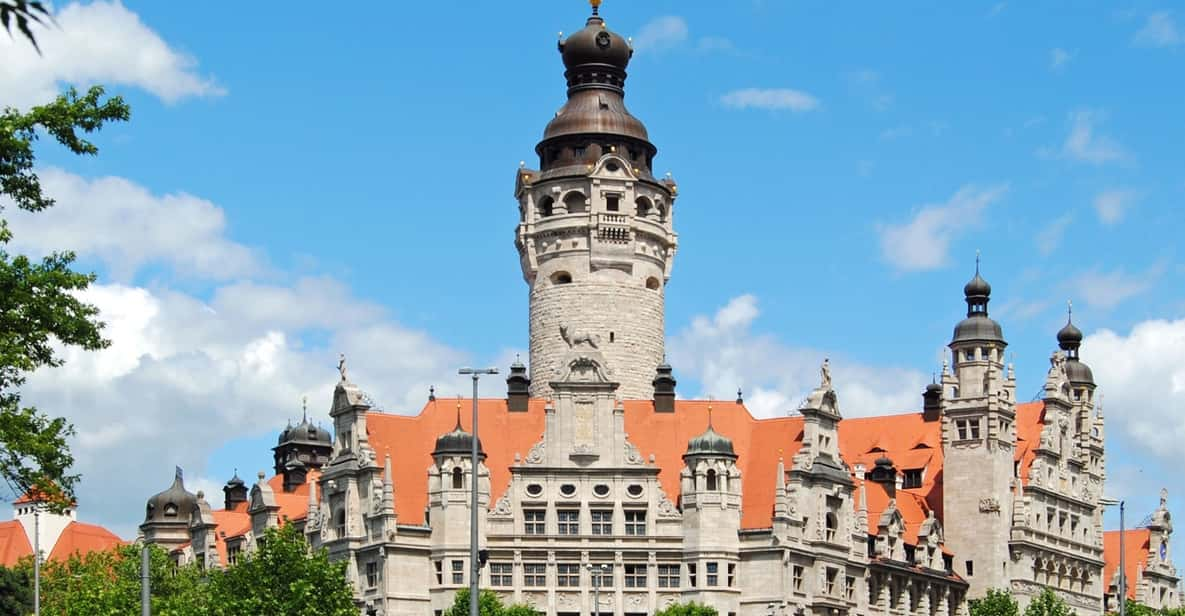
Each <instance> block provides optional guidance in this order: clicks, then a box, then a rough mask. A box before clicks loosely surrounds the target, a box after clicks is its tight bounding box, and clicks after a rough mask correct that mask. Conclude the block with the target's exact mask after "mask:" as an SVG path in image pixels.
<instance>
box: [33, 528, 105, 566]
mask: <svg viewBox="0 0 1185 616" xmlns="http://www.w3.org/2000/svg"><path fill="white" fill-rule="evenodd" d="M123 544H124V541H123V540H122V539H120V538H119V537H118V536H116V534H115V533H113V532H111V531H109V530H107V529H106V528H103V527H102V526H98V525H96V524H85V523H83V522H70V523H69V524H67V525H66V528H65V529H63V530H62V534H61V535H60V536H59V537H58V542H57V543H55V544H54V546H53V551H52V552H50V553H49V559H50V560H66V559H68V558H70V556H71V555H73V554H86V553H87V552H99V551H103V550H110V549H111V548H114V547H116V546H120V545H123ZM29 553H32V550H30V552H29Z"/></svg>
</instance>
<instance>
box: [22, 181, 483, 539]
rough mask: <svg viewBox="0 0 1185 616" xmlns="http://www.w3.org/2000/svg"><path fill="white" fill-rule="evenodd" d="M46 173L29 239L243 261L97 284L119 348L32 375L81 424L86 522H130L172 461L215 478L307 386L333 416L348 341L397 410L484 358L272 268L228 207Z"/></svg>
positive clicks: (165, 258) (30, 389) (356, 370)
mask: <svg viewBox="0 0 1185 616" xmlns="http://www.w3.org/2000/svg"><path fill="white" fill-rule="evenodd" d="M44 177H45V178H46V180H47V187H53V190H51V192H50V194H52V195H54V196H55V197H57V198H58V199H59V205H58V206H57V207H55V208H51V209H50V210H47V211H45V212H42V213H39V214H37V215H35V216H32V217H29V218H27V219H22V220H21V224H20V227H19V229H18V230H17V238H22V237H23V238H25V240H22V241H27V242H29V243H28V244H27V245H29V246H33V247H43V248H46V249H52V248H64V247H70V248H75V249H77V250H78V252H79V254H80V255H83V256H84V257H93V258H100V259H104V260H108V261H110V262H111V264H112V266H113V267H123V268H125V269H126V270H127V271H129V272H134V271H136V270H137V268H140V267H144V266H157V265H160V264H170V265H173V266H175V267H189V268H193V269H195V270H197V271H199V272H201V273H203V274H204V275H207V276H214V274H215V273H216V272H217V271H218V269H219V268H220V267H226V268H229V269H230V270H234V271H236V272H237V274H238V277H237V278H235V279H226V278H223V277H214V280H215V284H214V286H213V288H212V289H209V290H208V292H206V293H203V294H202V295H201V296H197V295H194V294H191V293H189V292H185V291H179V290H177V289H174V288H171V287H170V286H169V285H168V283H157V284H155V285H153V286H152V287H146V286H140V285H137V284H136V283H134V282H131V281H123V282H107V283H104V284H97V285H93V286H92V287H91V288H90V289H88V290H87V291H85V292H84V293H83V299H85V300H86V301H88V302H90V303H93V304H94V305H95V306H97V307H98V308H99V310H100V318H101V319H102V320H103V321H104V322H105V323H106V324H107V327H106V330H105V335H106V336H107V337H108V338H109V339H110V340H111V342H112V344H111V346H110V347H109V348H107V349H103V350H101V351H97V352H84V351H80V350H78V349H73V348H71V349H64V350H63V351H62V355H63V357H64V359H65V360H66V364H65V365H64V366H62V367H59V368H54V369H44V370H41V371H38V372H36V373H34V374H33V375H32V376H31V377H30V379H29V381H28V383H27V385H26V387H25V388H24V390H23V394H24V399H25V401H26V402H28V403H31V404H35V405H37V406H38V407H40V408H41V409H43V410H45V411H46V412H49V413H51V414H53V415H58V416H63V417H65V418H66V419H67V420H69V421H70V422H71V423H73V424H74V426H75V429H76V431H77V437H76V438H75V439H74V441H73V443H72V451H73V453H74V455H75V458H76V461H77V462H76V469H77V471H78V472H80V473H81V474H82V477H83V479H82V483H81V485H80V488H79V501H80V503H81V504H82V507H83V508H84V509H85V515H86V517H87V519H88V520H89V521H95V522H98V523H101V524H104V525H106V526H108V527H110V528H112V529H113V530H115V531H117V532H119V533H120V534H122V535H123V536H125V537H129V536H133V535H134V533H135V525H136V524H137V523H138V522H139V520H140V516H141V515H142V509H141V508H142V506H143V498H146V497H147V496H149V495H150V494H151V493H153V492H154V491H156V490H159V489H163V488H164V487H167V480H168V477H169V476H170V474H171V469H172V467H173V465H175V464H177V465H181V466H183V467H184V468H185V469H186V470H187V471H188V473H189V475H190V476H191V477H194V478H196V481H197V483H196V484H195V485H198V486H206V487H210V486H216V485H218V483H220V482H221V480H218V481H214V480H211V479H209V478H208V477H207V474H208V473H207V472H206V465H207V462H208V461H209V459H210V456H211V455H213V453H214V452H216V451H218V450H219V449H220V448H222V447H223V446H225V445H226V444H227V443H228V442H229V441H231V440H232V439H238V438H257V437H260V436H263V435H267V434H271V433H274V431H276V430H277V429H278V428H279V427H281V426H282V425H283V424H284V423H285V422H286V421H287V420H288V419H290V418H296V417H299V415H300V412H301V411H300V408H301V407H300V400H301V397H302V396H306V395H307V396H308V397H309V399H310V407H309V408H310V415H311V416H314V417H320V418H322V419H325V420H327V411H328V408H329V405H330V397H331V395H332V391H333V385H334V383H335V382H336V380H337V377H338V375H337V371H336V370H335V368H334V367H335V365H336V362H337V354H338V352H344V353H345V354H346V355H347V357H348V362H349V367H350V375H351V378H352V379H353V380H354V381H355V382H356V383H358V384H359V385H360V386H361V387H362V388H363V389H364V390H366V391H367V392H368V393H369V394H370V395H371V397H372V398H373V399H374V400H375V401H376V402H377V403H378V405H379V406H380V407H381V408H383V409H385V410H387V411H389V412H416V411H418V410H419V409H420V408H421V406H422V405H423V402H424V400H425V399H426V397H427V392H428V387H429V386H430V385H437V386H438V387H440V388H441V390H442V391H465V389H464V387H465V383H464V382H463V381H461V380H460V379H459V377H458V376H457V375H456V374H455V368H456V366H458V365H462V364H464V363H467V362H469V361H470V360H471V359H472V358H470V357H469V356H468V355H467V354H466V353H465V352H463V351H461V350H459V349H456V348H452V347H450V346H448V345H445V344H442V343H440V342H439V341H437V340H435V339H433V338H432V337H431V336H429V335H428V334H426V333H424V332H422V331H418V330H414V329H410V328H408V327H406V326H403V325H401V324H400V323H398V322H396V321H395V320H393V319H392V318H391V317H390V315H389V314H388V313H387V311H386V309H384V308H383V307H382V306H380V305H377V304H375V303H373V302H371V301H369V300H367V299H366V298H364V297H359V296H358V295H356V294H355V293H354V292H353V291H352V290H351V289H350V288H349V287H348V286H347V285H345V284H343V283H341V282H340V281H338V280H335V279H333V278H330V277H325V276H320V277H316V276H314V277H303V278H300V277H294V278H293V279H292V280H291V282H284V283H266V282H261V281H259V280H258V276H253V273H256V272H258V269H257V268H256V267H253V266H252V264H253V263H254V261H253V259H252V258H251V257H250V256H249V255H252V252H251V251H250V250H249V249H247V248H245V247H243V246H242V245H239V244H237V243H235V242H234V241H233V240H231V239H228V238H227V237H226V236H225V225H224V224H223V223H224V220H225V214H224V212H223V211H222V210H221V208H219V207H218V206H217V205H214V204H212V203H210V202H208V201H205V200H202V199H200V198H197V197H192V196H188V195H171V196H164V197H160V196H154V195H152V194H151V193H149V191H147V190H146V189H144V188H143V187H141V186H138V185H136V184H134V183H132V182H130V181H128V180H125V179H121V178H104V179H102V180H95V181H87V180H83V179H81V178H78V177H77V176H73V175H71V174H68V173H65V172H62V171H53V172H51V173H48V174H45V175H44ZM63 186H65V187H67V188H68V190H63V189H62V188H61V187H63ZM70 191H74V192H70ZM67 193H69V194H71V195H74V194H75V193H76V196H77V197H78V203H85V204H86V208H85V209H80V206H78V205H76V204H75V200H76V199H75V198H74V197H67V196H66V195H67ZM60 212H67V214H66V215H62V216H59V215H58V214H59V213H60ZM72 217H82V219H81V220H72ZM117 223H118V224H117ZM119 224H122V225H124V226H126V227H128V228H129V229H122V230H121V229H119V228H118V226H119ZM84 229H86V230H89V231H90V233H89V236H88V235H86V234H84V233H83V230H84ZM107 234H115V235H114V237H110V238H103V237H102V236H104V235H107ZM156 236H162V237H156ZM28 238H33V239H32V240H29V239H28ZM136 244H142V245H140V246H137V245H136ZM271 274H273V273H272V272H269V278H280V279H282V278H285V277H284V276H271ZM254 470H256V469H248V470H245V471H244V473H251V472H253V471H254ZM243 476H244V477H246V478H250V476H249V474H243ZM222 480H225V478H223V479H222ZM191 487H192V486H191ZM207 491H209V490H207ZM112 494H118V495H119V498H112V497H111V495H112Z"/></svg>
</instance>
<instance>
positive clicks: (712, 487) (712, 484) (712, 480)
mask: <svg viewBox="0 0 1185 616" xmlns="http://www.w3.org/2000/svg"><path fill="white" fill-rule="evenodd" d="M718 489H719V487H718V485H717V481H716V471H715V469H708V491H709V492H715V491H716V490H718Z"/></svg>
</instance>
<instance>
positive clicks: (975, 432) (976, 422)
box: [967, 419, 979, 440]
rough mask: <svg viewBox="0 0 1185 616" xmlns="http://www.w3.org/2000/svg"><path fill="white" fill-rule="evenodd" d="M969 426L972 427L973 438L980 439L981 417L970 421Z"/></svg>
mask: <svg viewBox="0 0 1185 616" xmlns="http://www.w3.org/2000/svg"><path fill="white" fill-rule="evenodd" d="M967 427H969V428H971V439H972V440H978V439H979V419H972V420H971V421H970V422H968V426H967Z"/></svg>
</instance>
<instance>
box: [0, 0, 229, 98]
mask: <svg viewBox="0 0 1185 616" xmlns="http://www.w3.org/2000/svg"><path fill="white" fill-rule="evenodd" d="M54 19H55V21H56V22H57V25H56V26H50V27H48V28H40V27H39V28H37V29H36V30H35V31H34V33H35V34H36V36H37V42H38V45H39V46H40V47H41V51H42V54H43V55H40V56H39V55H37V52H36V51H35V50H34V49H33V47H32V46H31V45H29V44H28V41H26V40H25V39H24V38H23V37H20V36H12V37H9V36H0V57H3V58H4V61H3V62H0V92H2V93H3V95H2V96H3V99H2V100H0V105H9V106H14V107H18V108H25V107H29V106H32V105H35V104H38V103H44V102H47V101H49V100H51V99H52V98H53V97H54V96H55V95H56V94H57V93H58V91H59V88H60V85H61V84H63V83H68V84H75V85H78V86H80V87H87V86H89V85H91V84H94V83H102V84H105V85H109V86H120V85H128V86H135V87H138V88H143V89H144V90H147V91H148V92H151V93H152V94H153V95H155V96H156V97H158V98H160V99H161V100H164V101H165V102H169V103H172V102H175V101H178V100H180V99H183V98H186V97H190V96H220V95H222V94H225V92H226V91H225V89H223V88H222V87H221V86H219V85H218V84H217V83H216V82H215V81H214V79H213V78H212V77H207V76H202V75H200V74H198V73H197V72H196V69H197V60H195V59H194V58H193V57H191V56H189V55H187V54H185V53H182V52H180V51H178V50H177V49H174V48H173V47H171V46H170V45H169V44H168V43H166V42H165V41H164V40H163V39H162V38H161V37H160V35H158V34H157V33H156V32H155V31H153V30H152V29H151V28H149V27H148V26H147V25H145V24H144V23H143V22H141V21H140V17H139V16H138V15H136V14H135V13H133V12H132V11H130V10H128V9H127V8H125V7H124V6H123V5H122V4H121V3H119V2H117V1H116V2H94V3H92V4H86V5H83V4H78V3H71V4H68V5H66V6H65V7H63V8H62V9H61V10H60V11H57V12H56V13H55V15H54Z"/></svg>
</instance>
